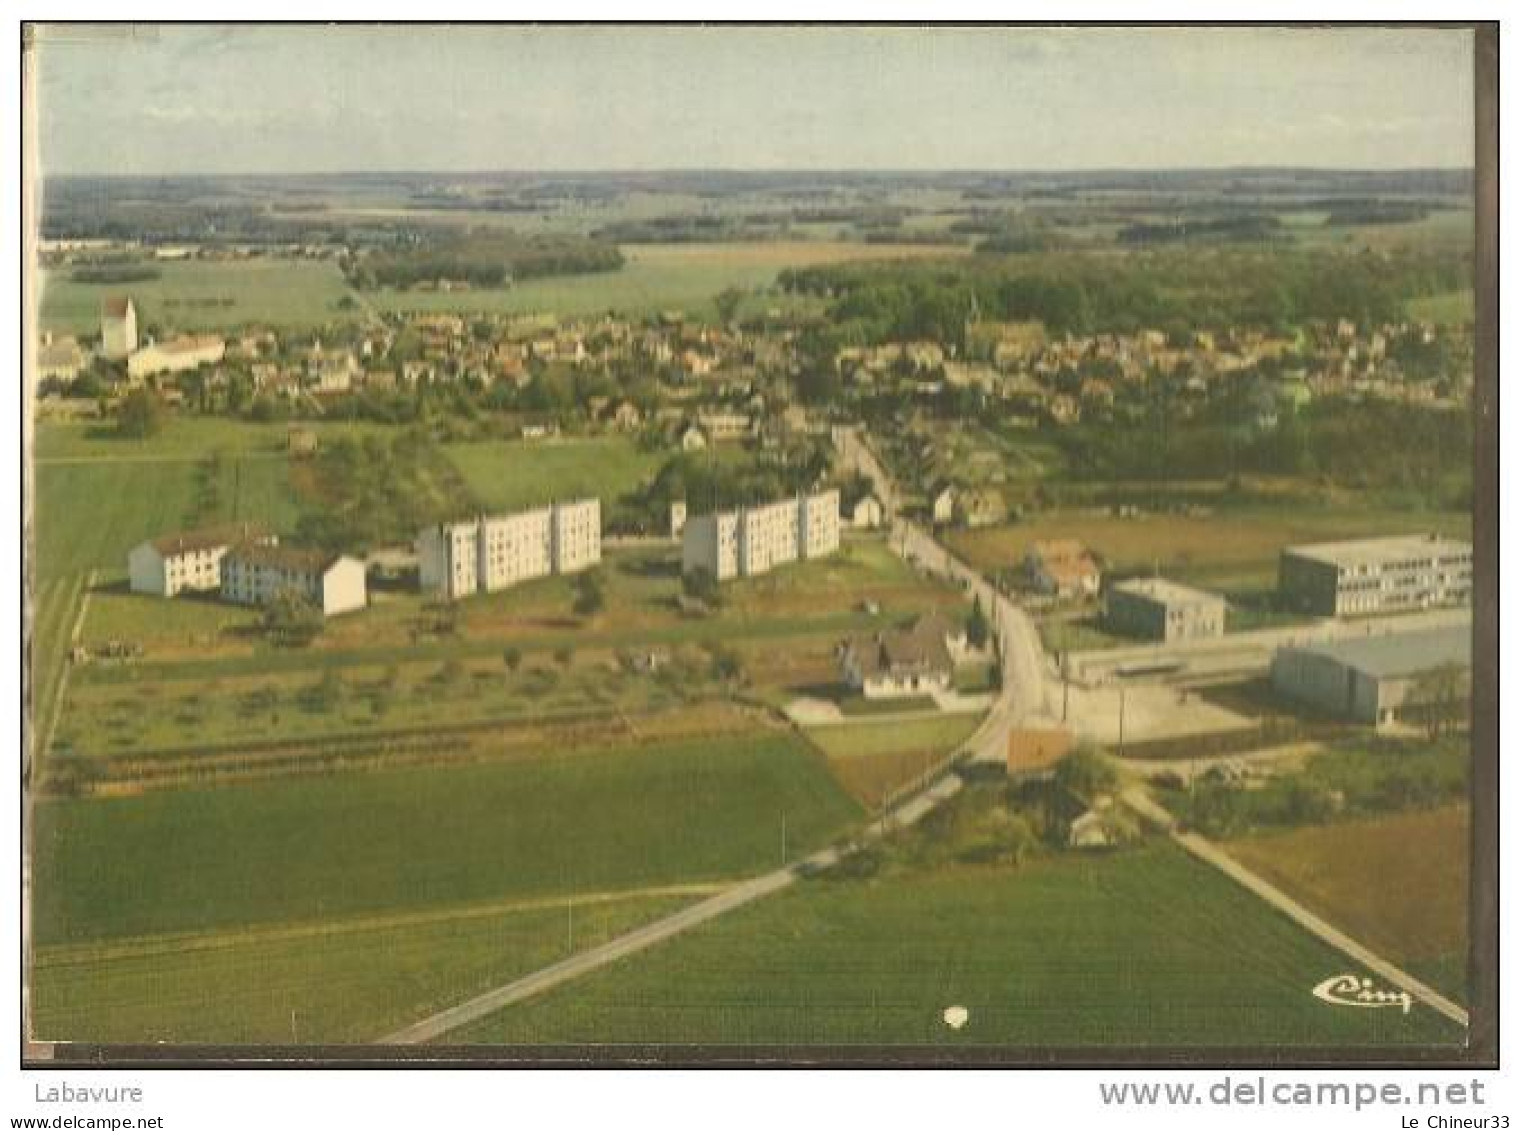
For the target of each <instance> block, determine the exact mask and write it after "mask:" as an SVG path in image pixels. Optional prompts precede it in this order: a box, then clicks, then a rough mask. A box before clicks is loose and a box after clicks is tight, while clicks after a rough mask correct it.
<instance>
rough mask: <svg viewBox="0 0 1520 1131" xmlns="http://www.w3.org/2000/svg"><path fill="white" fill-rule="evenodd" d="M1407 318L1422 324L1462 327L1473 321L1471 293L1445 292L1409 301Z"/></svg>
mask: <svg viewBox="0 0 1520 1131" xmlns="http://www.w3.org/2000/svg"><path fill="white" fill-rule="evenodd" d="M1408 309H1409V317H1411V318H1417V319H1419V320H1420V321H1422V322H1437V323H1442V324H1450V325H1464V324H1468V323H1471V322H1472V320H1473V292H1472V291H1470V290H1468V291H1447V292H1446V293H1444V294H1439V295H1429V296H1427V297H1425V298H1417V299H1411V300H1410V301H1409V303H1408Z"/></svg>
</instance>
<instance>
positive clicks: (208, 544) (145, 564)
mask: <svg viewBox="0 0 1520 1131" xmlns="http://www.w3.org/2000/svg"><path fill="white" fill-rule="evenodd" d="M275 542H276V539H275V536H274V535H273V534H271V533H270V532H269V531H268V530H266V529H265V528H264V527H262V526H260V525H258V524H256V523H246V522H245V523H238V524H235V525H232V526H217V527H210V528H207V529H202V530H187V531H183V532H181V533H178V534H165V535H162V536H161V537H158V538H150V539H148V541H146V542H143V543H140V544H139V545H137V546H134V547H133V548H132V549H131V550H130V551H129V552H128V554H127V577H128V579H129V584H130V586H131V589H132V592H134V593H151V594H152V595H154V596H156V597H173V596H175V595H176V594H178V593H180V592H182V591H184V590H186V589H188V590H192V591H195V592H214V591H215V590H216V589H217V588H218V587H219V586H220V585H221V572H220V570H221V561H222V557H223V556H224V555H225V554H226V553H227V551H229V550H230V549H232V547H233V546H236V545H238V544H240V543H250V544H253V545H267V546H272V545H274V544H275Z"/></svg>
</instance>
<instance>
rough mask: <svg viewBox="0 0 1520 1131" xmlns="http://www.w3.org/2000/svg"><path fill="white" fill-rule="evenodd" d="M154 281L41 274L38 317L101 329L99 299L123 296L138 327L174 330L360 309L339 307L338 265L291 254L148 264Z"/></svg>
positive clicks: (293, 321) (57, 325) (305, 323)
mask: <svg viewBox="0 0 1520 1131" xmlns="http://www.w3.org/2000/svg"><path fill="white" fill-rule="evenodd" d="M154 266H155V267H157V268H158V269H159V271H160V276H159V278H157V279H148V280H144V281H142V282H136V283H113V284H109V285H105V284H97V283H76V282H73V281H72V280H71V279H70V278H69V277H68V274H67V272H63V271H56V272H43V290H42V307H41V314H40V321H41V324H42V328H43V329H45V330H59V331H63V332H67V333H72V334H91V333H95V334H98V333H99V332H100V304H101V302H102V301H103V300H104V299H105V298H106V296H108V295H122V294H127V295H131V296H132V301H133V302H134V303H135V304H136V306H137V325H138V328H139V332H140V333H146V332H147V330H148V328H149V327H151V326H154V325H157V326H160V327H164V328H169V327H173V328H175V329H179V330H214V329H230V328H233V327H237V326H250V325H255V324H257V325H264V326H272V327H277V328H284V329H302V328H308V327H314V326H320V325H321V324H322V323H324V322H333V321H342V320H353V319H356V318H358V317H360V312H359V311H358V310H350V311H344V310H340V309H339V308H338V300H339V299H341V298H342V297H343V296H344V295H345V294H347V293H348V286H347V284H345V283H344V281H343V276H342V274H341V273H340V272H339V270H338V268H337V266H336V265H334V264H332V263H321V262H313V261H307V260H296V259H251V260H244V261H241V262H220V261H206V262H198V261H189V262H183V263H158V264H154Z"/></svg>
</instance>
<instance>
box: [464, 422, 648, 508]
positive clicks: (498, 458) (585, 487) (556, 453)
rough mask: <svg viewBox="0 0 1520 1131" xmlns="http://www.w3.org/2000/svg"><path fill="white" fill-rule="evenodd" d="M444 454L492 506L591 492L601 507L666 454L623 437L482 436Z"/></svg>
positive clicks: (631, 487)
mask: <svg viewBox="0 0 1520 1131" xmlns="http://www.w3.org/2000/svg"><path fill="white" fill-rule="evenodd" d="M444 451H445V453H446V454H447V455H448V458H449V459H450V460H451V461H452V462H453V464H454V466H455V467H457V468H458V469H459V474H460V475H462V476H463V477H464V481H465V483H466V484H467V485H468V486H469V489H470V493H471V494H472V495H474V496H475V497H476V498H477V499H479V500H480V502H481V504H482V505H483V506H485V507H487V508H489V509H492V510H498V509H499V510H508V509H511V508H514V507H528V506H539V505H542V504H544V503H549V502H552V501H554V500H556V499H571V498H577V497H580V496H584V495H595V496H597V497H598V498H600V499H601V500H602V506H603V509H604V513H605V509H606V507H607V506H608V505H610V504H611V503H612V501H613V500H615V499H617V498H618V497H620V496H622V495H625V494H628V493H629V492H631V491H634V490H635V489H637V488H638V486H639V485H640V484H641V483H643V482H646V481H648V480H649V479H651V478H653V476H654V473H655V472H656V471H658V470H659V468H660V466H661V464H663V463H664V462H665V460H666V459H667V458H668V453H663V452H650V451H644V450H642V449H640V448H639V447H638V446H637V445H636V444H635V443H634V442H633V441H632V440H629V439H624V438H623V437H613V436H609V437H598V438H595V439H566V440H552V441H543V442H534V443H523V442H518V441H498V440H483V441H476V442H470V443H456V444H448V445H446V446H445V447H444Z"/></svg>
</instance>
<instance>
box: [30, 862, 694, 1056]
mask: <svg viewBox="0 0 1520 1131" xmlns="http://www.w3.org/2000/svg"><path fill="white" fill-rule="evenodd" d="M692 898H696V894H695V893H693V894H690V895H688V894H683V893H680V892H677V891H673V892H670V893H667V892H665V891H663V890H659V889H656V890H654V891H651V892H647V893H646V892H635V893H631V894H629V895H626V896H619V897H617V898H605V899H604V898H591V899H576V900H573V901H571V900H542V901H539V902H537V903H534V904H531V905H528V906H515V907H514V906H506V907H498V906H493V905H489V904H488V905H484V906H468V907H462V908H450V909H446V910H444V911H441V912H435V913H431V914H422V915H412V916H401V917H389V918H378V919H370V920H357V921H330V922H325V923H322V924H319V925H314V926H309V927H306V928H300V927H297V928H285V929H271V930H264V931H238V932H221V933H214V934H206V935H190V936H181V937H175V938H149V939H140V940H131V941H127V942H112V943H106V944H98V943H86V944H83V945H77V946H54V947H44V948H42V949H41V950H40V951H38V953H37V954H36V956H35V964H34V966H33V979H32V985H31V1009H32V1018H33V1022H32V1026H33V1035H34V1036H35V1037H37V1038H39V1039H43V1040H47V1039H49V1038H59V1039H67V1040H71V1041H90V1042H101V1043H125V1044H148V1043H152V1042H155V1041H166V1042H169V1043H172V1044H196V1043H204V1044H303V1043H313V1044H315V1043H322V1044H345V1043H369V1042H372V1041H374V1040H376V1039H377V1038H379V1037H382V1036H384V1035H385V1034H386V1033H390V1032H394V1031H395V1030H396V1029H399V1028H401V1027H402V1026H404V1025H408V1024H410V1023H412V1022H413V1021H417V1020H420V1019H421V1018H423V1017H427V1016H429V1015H431V1014H433V1013H436V1012H437V1011H438V1010H440V1009H446V1008H448V1007H449V1006H451V1005H456V1004H458V1003H459V1002H461V1001H467V1000H469V999H470V998H471V997H474V996H475V995H477V994H480V993H484V992H485V991H486V990H489V989H491V988H493V987H495V986H499V985H501V984H503V983H505V982H509V981H511V980H513V979H514V978H518V977H521V976H522V975H524V974H528V973H531V972H532V971H534V970H537V969H540V968H542V967H544V966H548V965H550V964H551V963H554V962H557V961H559V960H560V959H562V958H565V957H567V956H568V955H570V954H573V953H577V952H579V951H583V950H589V949H590V948H592V947H595V946H598V945H600V944H601V943H603V942H606V941H608V940H609V939H611V938H614V937H616V936H617V935H619V934H623V933H624V932H627V931H630V930H633V929H634V928H635V927H638V926H639V925H641V924H643V923H646V922H648V921H650V920H651V919H657V918H660V917H661V916H664V915H668V914H670V913H672V912H674V911H675V910H677V909H678V908H679V907H680V906H681V905H682V904H684V903H685V902H687V901H688V900H690V899H692Z"/></svg>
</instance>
